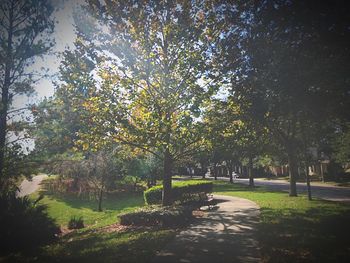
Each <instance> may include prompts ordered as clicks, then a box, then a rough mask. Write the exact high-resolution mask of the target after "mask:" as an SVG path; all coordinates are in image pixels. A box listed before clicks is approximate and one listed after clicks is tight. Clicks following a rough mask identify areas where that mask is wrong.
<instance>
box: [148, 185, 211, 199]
mask: <svg viewBox="0 0 350 263" xmlns="http://www.w3.org/2000/svg"><path fill="white" fill-rule="evenodd" d="M162 191H163V186H161V185H157V186H154V187H151V188H150V189H148V190H146V191H145V192H144V199H145V202H146V203H147V204H149V205H152V204H160V203H161V202H162ZM212 191H213V183H212V182H209V181H196V180H192V181H183V182H175V183H173V187H172V197H173V201H174V202H180V203H184V202H188V201H195V200H197V199H198V194H199V193H211V192H212Z"/></svg>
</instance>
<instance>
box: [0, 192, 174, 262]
mask: <svg viewBox="0 0 350 263" xmlns="http://www.w3.org/2000/svg"><path fill="white" fill-rule="evenodd" d="M41 193H43V194H44V198H43V199H42V200H41V201H40V203H42V204H45V205H46V206H47V208H48V214H49V216H50V217H52V218H54V219H55V220H56V222H57V224H59V225H61V226H63V227H65V228H67V223H68V221H69V219H70V218H71V217H72V216H76V217H80V216H82V217H83V219H84V223H85V225H87V227H86V228H83V229H79V230H75V231H73V232H71V233H69V234H67V235H65V236H63V237H61V238H60V239H59V240H58V241H57V242H55V243H53V244H50V245H47V246H45V247H41V248H38V249H37V250H35V251H25V252H21V253H16V254H12V255H9V256H8V257H5V258H0V261H2V260H3V261H4V262H149V261H150V260H151V259H152V258H153V256H154V255H155V253H156V251H157V250H160V249H161V248H162V247H163V246H164V244H166V243H167V242H168V241H169V240H170V239H171V238H173V237H174V235H175V234H176V231H177V230H176V229H162V228H137V229H127V230H124V231H121V232H118V231H114V232H109V231H105V230H102V229H101V227H103V226H108V225H112V224H115V223H117V222H119V217H118V215H120V214H122V213H125V212H129V211H134V210H135V209H137V208H140V207H142V206H144V199H143V195H142V193H128V194H123V195H120V194H119V195H109V196H108V197H106V199H105V200H103V211H102V212H98V211H97V201H96V200H86V199H81V198H78V197H76V196H74V195H53V194H49V193H48V192H47V191H45V189H43V190H42V191H41ZM38 196H39V193H34V194H32V195H31V198H32V199H36V198H38Z"/></svg>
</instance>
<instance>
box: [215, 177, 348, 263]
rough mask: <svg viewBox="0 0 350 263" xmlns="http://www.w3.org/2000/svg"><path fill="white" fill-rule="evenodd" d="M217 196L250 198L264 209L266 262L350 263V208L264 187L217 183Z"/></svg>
mask: <svg viewBox="0 0 350 263" xmlns="http://www.w3.org/2000/svg"><path fill="white" fill-rule="evenodd" d="M214 191H215V192H216V193H217V194H222V195H230V196H237V197H242V198H246V199H249V200H252V201H254V202H256V203H257V204H258V205H259V206H260V208H261V223H260V224H259V228H258V239H259V241H260V245H261V253H262V257H263V262H337V263H339V262H348V260H349V258H350V238H349V233H350V224H349V219H350V206H349V205H345V204H340V203H335V202H328V201H323V200H313V201H311V202H310V201H308V200H307V198H306V196H299V197H289V196H288V194H286V193H283V192H273V191H271V190H267V189H265V188H262V187H257V188H254V189H250V188H249V187H248V186H245V185H240V184H229V183H226V182H215V187H214Z"/></svg>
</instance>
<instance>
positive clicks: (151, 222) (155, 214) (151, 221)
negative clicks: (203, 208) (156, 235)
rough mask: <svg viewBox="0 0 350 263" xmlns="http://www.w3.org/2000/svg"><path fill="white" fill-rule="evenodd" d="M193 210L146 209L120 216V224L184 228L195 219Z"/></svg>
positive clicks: (179, 208)
mask: <svg viewBox="0 0 350 263" xmlns="http://www.w3.org/2000/svg"><path fill="white" fill-rule="evenodd" d="M192 210H193V209H192V208H191V207H188V206H180V207H179V206H178V207H169V206H168V207H146V208H141V209H139V210H137V211H135V212H131V213H127V214H123V215H120V223H121V224H122V225H136V226H183V225H186V224H187V223H188V222H190V220H191V219H192V218H193V216H192Z"/></svg>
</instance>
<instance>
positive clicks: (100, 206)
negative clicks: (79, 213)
mask: <svg viewBox="0 0 350 263" xmlns="http://www.w3.org/2000/svg"><path fill="white" fill-rule="evenodd" d="M102 198H103V190H102V188H100V191H99V193H98V211H99V212H102Z"/></svg>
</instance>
